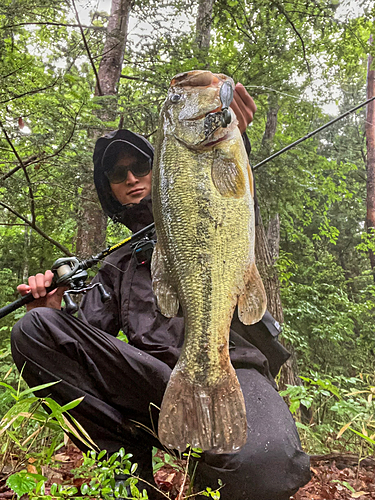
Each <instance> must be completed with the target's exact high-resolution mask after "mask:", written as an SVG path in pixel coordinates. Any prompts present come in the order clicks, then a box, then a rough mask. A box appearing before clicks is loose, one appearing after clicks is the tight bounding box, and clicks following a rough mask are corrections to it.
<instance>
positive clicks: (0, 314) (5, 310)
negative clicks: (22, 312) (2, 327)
mask: <svg viewBox="0 0 375 500" xmlns="http://www.w3.org/2000/svg"><path fill="white" fill-rule="evenodd" d="M55 288H57V285H56V284H55V283H52V285H51V286H49V287H48V288H46V290H47V293H49V292H52V290H55ZM33 300H35V299H34V297H33V294H32V293H28V294H27V295H24V296H23V297H20V298H19V299H17V300H15V301H14V302H12V303H11V304H8V305H7V306H4V307H2V308H1V309H0V319H1V318H4V316H7V315H8V314H10V313H11V312H13V311H15V310H16V309H19V308H20V307H22V306H25V305H26V304H30V302H32V301H33Z"/></svg>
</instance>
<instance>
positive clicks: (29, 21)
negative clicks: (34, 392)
mask: <svg viewBox="0 0 375 500" xmlns="http://www.w3.org/2000/svg"><path fill="white" fill-rule="evenodd" d="M116 2H117V3H116ZM115 4H116V5H120V6H121V9H122V10H121V16H122V17H121V19H120V21H121V22H120V24H121V25H122V28H121V29H120V27H117V28H116V29H117V30H118V31H117V32H116V30H115V31H114V32H112V35H111V37H112V38H111V37H109V35H108V30H107V25H108V23H109V22H110V21H111V16H110V15H109V12H106V11H103V10H100V9H99V7H98V5H96V4H95V3H94V2H91V3H90V1H88V2H86V3H85V4H78V3H77V4H75V3H74V1H73V0H67V1H65V2H60V1H58V0H33V1H30V0H12V1H11V0H4V1H3V2H2V3H1V6H0V61H1V63H0V82H1V84H0V129H1V130H0V206H1V207H2V209H1V213H0V306H3V305H5V304H7V303H8V302H11V301H13V300H15V299H16V298H17V293H16V292H15V289H16V286H17V285H18V284H19V283H21V282H23V281H25V280H26V279H27V277H28V276H29V275H31V274H35V273H38V272H44V270H46V269H48V268H50V266H51V265H52V263H53V262H54V261H55V260H56V259H57V258H59V257H62V256H65V255H69V254H73V255H78V256H79V257H86V256H88V255H91V254H93V253H95V252H97V251H99V250H101V249H103V248H105V246H106V245H108V244H112V243H115V242H117V241H119V240H120V238H122V237H123V236H124V235H125V234H126V230H124V228H123V227H118V226H116V224H113V223H112V222H109V221H106V220H104V219H103V217H102V216H101V215H100V210H99V207H98V202H97V200H96V199H95V197H94V190H93V183H92V152H93V146H94V143H95V140H96V138H97V137H98V136H99V135H102V134H103V133H105V132H107V131H109V130H113V129H115V128H118V126H119V123H120V120H121V122H122V123H123V126H124V127H125V128H129V129H131V130H133V131H135V132H138V133H140V134H143V135H144V136H146V137H148V138H149V140H150V141H151V142H153V141H154V140H155V137H156V134H155V132H156V130H157V127H158V113H159V110H160V107H161V104H162V103H163V100H164V99H165V95H166V91H167V88H168V85H169V81H170V79H171V78H172V77H173V76H174V75H175V74H177V73H179V72H182V71H185V70H190V69H210V70H211V71H213V72H220V73H225V74H227V75H230V76H232V77H233V78H234V80H235V81H236V82H237V81H239V82H241V83H242V84H243V85H245V87H246V88H247V90H248V91H249V93H250V94H251V95H252V96H253V98H254V100H255V102H256V104H257V107H258V110H257V112H256V114H255V118H254V122H253V124H252V125H251V126H250V127H249V128H248V135H249V137H250V140H251V143H252V152H251V162H252V165H256V164H257V163H259V162H260V161H261V160H263V159H264V158H266V157H268V156H269V155H270V154H272V153H273V152H275V151H278V150H280V149H281V148H283V147H285V146H286V145H288V144H290V143H292V142H293V141H295V140H297V139H299V138H300V137H302V136H303V135H305V134H308V133H309V132H311V131H313V130H314V129H316V128H318V127H319V126H321V125H322V124H324V123H326V122H327V121H329V120H330V119H331V118H332V117H333V116H337V115H339V114H341V113H343V112H345V111H346V110H348V109H350V108H352V107H354V106H355V105H357V104H359V103H360V102H363V101H365V100H366V81H367V79H368V69H367V66H368V62H369V60H370V61H371V57H372V56H371V54H372V53H374V46H372V45H371V43H370V42H369V40H370V35H371V34H372V33H374V31H375V30H374V17H375V8H374V6H373V4H372V2H371V1H367V0H364V1H361V0H358V1H355V2H352V1H346V0H342V1H338V0H330V1H329V0H314V1H304V0H290V1H287V0H275V1H266V0H254V1H248V0H216V1H202V0H201V1H199V2H198V1H194V0H175V1H174V2H167V1H157V2H154V1H138V0H134V1H132V2H130V1H128V2H125V1H124V0H123V1H122V2H120V1H118V0H113V2H112V6H113V5H115ZM109 7H110V5H108V8H109ZM112 19H113V17H112ZM108 29H109V28H108ZM116 36H117V37H118V38H117V39H116ZM114 39H115V43H113V40H114ZM108 43H112V45H111V46H110V48H109V49H108ZM116 50H119V52H120V55H119V57H120V60H121V64H120V66H119V74H118V78H117V77H116V76H114V79H112V87H111V86H110V85H109V87H108V88H107V87H106V85H107V84H108V81H107V80H108V78H109V76H108V75H109V74H108V72H107V74H106V75H104V76H103V66H101V65H102V64H103V65H104V63H106V64H108V60H107V61H105V59H106V58H107V59H108V54H111V51H116ZM103 61H104V63H103ZM109 64H112V65H113V61H112V62H111V61H109ZM370 69H372V67H370ZM101 71H102V74H101V73H100V72H101ZM372 73H373V71H372ZM106 77H107V79H106ZM109 83H111V82H109ZM367 125H368V124H367ZM370 125H371V126H372V127H373V128H374V127H375V125H374V123H372V124H370ZM367 129H368V127H367ZM365 132H366V107H363V108H361V109H360V110H359V111H357V112H356V113H354V114H351V115H350V116H348V117H346V118H345V119H343V120H341V121H339V122H337V123H335V124H334V125H332V126H331V127H329V128H327V129H326V130H325V131H323V132H321V133H320V134H318V135H316V136H315V137H314V138H312V139H309V140H308V141H305V142H303V143H302V144H301V145H299V146H298V147H296V148H294V149H292V150H290V151H289V152H287V153H285V154H283V155H281V156H279V157H278V158H276V159H275V160H272V161H271V162H268V163H267V164H266V165H264V166H262V167H260V168H259V169H256V172H255V181H256V186H257V193H258V198H259V204H260V207H261V214H262V220H263V225H262V228H261V230H262V235H263V238H264V242H263V243H264V245H265V248H266V250H265V249H264V248H263V250H262V249H261V250H258V255H259V258H260V259H262V258H263V260H265V261H266V262H265V265H264V266H263V273H264V279H265V281H267V280H268V281H269V282H270V283H269V289H270V292H269V293H271V294H273V296H275V295H277V297H278V296H279V295H281V303H282V308H281V306H280V303H278V304H276V305H274V310H273V311H272V312H273V313H274V315H275V316H276V317H277V319H278V320H279V321H280V322H282V323H283V333H282V336H281V340H282V341H283V343H285V344H286V345H287V346H288V347H289V348H290V349H291V350H292V351H293V354H294V355H293V359H292V361H293V363H291V364H290V365H289V368H288V370H289V374H286V376H284V375H283V374H281V375H280V379H279V382H280V384H281V386H282V388H283V389H286V392H285V393H283V394H285V395H286V397H288V399H289V402H290V407H291V410H292V412H295V413H296V414H297V416H298V419H299V422H298V426H299V430H300V433H301V437H302V439H303V442H304V445H305V447H306V449H307V450H308V451H310V452H314V453H320V452H322V453H323V452H327V451H340V450H341V451H352V452H356V453H359V454H360V455H364V454H372V453H373V451H374V445H375V435H374V433H375V427H374V426H375V421H374V418H373V414H374V410H375V408H374V403H373V400H372V396H373V394H375V377H374V354H375V336H374V319H375V317H374V316H375V315H374V296H375V284H374V283H375V281H374V269H373V267H372V262H373V261H372V260H371V257H373V252H374V251H375V240H374V230H373V229H371V227H369V224H368V223H366V217H367V216H366V200H367V201H368V196H367V184H368V175H367V174H368V172H367V169H368V152H367V148H366V133H365ZM271 309H272V308H271ZM22 314H24V311H22V312H20V310H19V311H17V312H15V313H12V314H11V315H9V316H7V317H6V318H4V319H2V320H0V346H1V351H0V352H1V355H0V356H1V358H0V380H2V381H3V383H6V384H9V385H10V386H13V387H16V386H17V384H18V375H17V374H16V373H15V370H14V367H13V366H12V360H11V357H10V349H9V338H10V330H11V327H12V325H13V324H14V322H15V321H16V319H18V318H19V317H21V315H22ZM298 375H300V377H299V378H298ZM4 381H6V382H4ZM288 381H289V382H290V381H292V382H291V383H290V384H289V385H287V383H286V382H288ZM0 389H1V388H0ZM11 401H12V397H11V394H10V391H9V388H7V387H6V386H5V385H3V387H2V392H0V414H1V415H4V414H5V413H6V412H7V411H8V410H9V408H10V406H11ZM9 431H10V428H9V429H7V433H8V439H9V438H11V439H13V437H14V435H13V437H12V435H11V434H9ZM27 432H31V431H27ZM5 434H6V433H5ZM5 434H4V435H5ZM4 435H3V436H4ZM2 451H3V452H4V449H2Z"/></svg>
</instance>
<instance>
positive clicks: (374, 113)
mask: <svg viewBox="0 0 375 500" xmlns="http://www.w3.org/2000/svg"><path fill="white" fill-rule="evenodd" d="M369 42H370V45H373V39H372V35H371V36H370V40H369ZM374 95H375V70H374V65H373V56H372V55H371V54H369V56H368V64H367V99H371V98H372V97H374ZM365 131H366V146H367V162H366V168H367V215H366V226H367V231H368V232H369V233H372V234H373V235H374V233H375V101H372V102H370V103H369V104H368V105H367V112H366V125H365ZM373 241H375V237H374V236H373ZM369 257H370V264H371V269H372V270H373V271H375V254H374V252H373V251H372V250H371V249H370V250H369ZM373 277H374V281H375V272H374V274H373Z"/></svg>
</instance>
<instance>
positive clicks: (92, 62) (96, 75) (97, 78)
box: [72, 0, 103, 95]
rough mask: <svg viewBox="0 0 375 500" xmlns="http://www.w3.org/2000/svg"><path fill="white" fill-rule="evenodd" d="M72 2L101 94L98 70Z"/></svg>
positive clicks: (100, 93)
mask: <svg viewBox="0 0 375 500" xmlns="http://www.w3.org/2000/svg"><path fill="white" fill-rule="evenodd" d="M72 4H73V8H74V11H75V14H76V19H77V22H78V25H79V29H80V31H81V35H82V40H83V43H84V45H85V49H86V52H87V55H88V58H89V59H90V63H91V66H92V69H93V71H94V74H95V79H96V85H97V87H98V91H99V95H103V93H102V90H101V88H100V81H99V75H98V72H97V71H96V67H95V64H94V61H93V58H92V56H91V52H90V49H89V46H88V44H87V40H86V36H85V32H84V31H83V27H82V24H81V21H80V19H79V14H78V10H77V7H76V4H75V2H74V0H72Z"/></svg>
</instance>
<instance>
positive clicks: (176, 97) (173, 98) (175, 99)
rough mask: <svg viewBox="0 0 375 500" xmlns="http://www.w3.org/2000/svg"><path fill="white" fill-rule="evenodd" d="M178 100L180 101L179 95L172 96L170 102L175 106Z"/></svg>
mask: <svg viewBox="0 0 375 500" xmlns="http://www.w3.org/2000/svg"><path fill="white" fill-rule="evenodd" d="M180 99H181V96H180V94H173V95H172V96H171V102H173V104H176V103H177V102H178V101H179V100H180Z"/></svg>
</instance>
